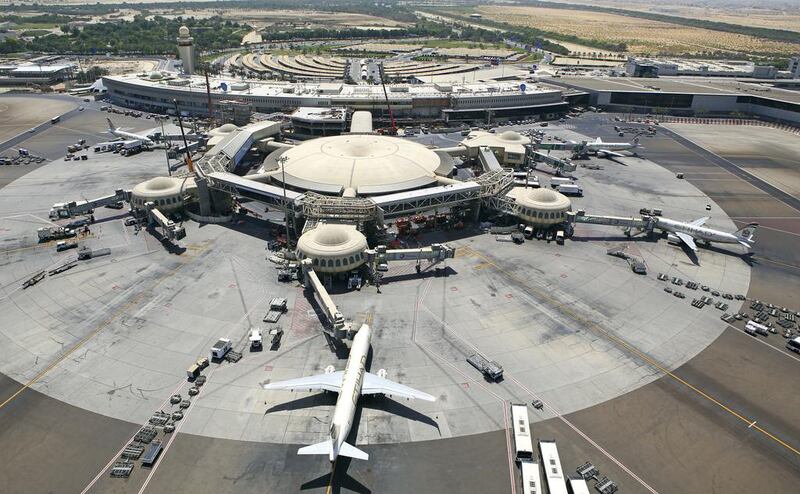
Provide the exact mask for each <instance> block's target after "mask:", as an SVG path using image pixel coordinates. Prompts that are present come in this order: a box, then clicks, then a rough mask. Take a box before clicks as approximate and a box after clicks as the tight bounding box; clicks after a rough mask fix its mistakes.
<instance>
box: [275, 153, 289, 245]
mask: <svg viewBox="0 0 800 494" xmlns="http://www.w3.org/2000/svg"><path fill="white" fill-rule="evenodd" d="M287 159H288V158H286V156H281V157H280V158H278V163H280V164H281V184H282V185H283V222H284V224H285V225H286V248H287V249H288V248H289V246H290V245H291V242H290V240H291V236H290V235H289V209H288V208H287V204H286V160H287Z"/></svg>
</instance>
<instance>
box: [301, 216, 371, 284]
mask: <svg viewBox="0 0 800 494" xmlns="http://www.w3.org/2000/svg"><path fill="white" fill-rule="evenodd" d="M366 249H367V238H366V237H365V236H364V235H363V234H362V233H361V232H359V231H358V230H356V227H355V226H353V225H340V224H322V225H319V226H318V227H316V228H314V229H313V230H309V231H307V232H306V233H304V234H303V235H301V236H300V239H299V240H298V241H297V251H298V255H299V257H301V258H306V257H307V258H310V259H315V260H316V261H318V262H315V264H314V269H319V270H320V271H329V272H330V271H337V270H338V271H342V270H349V269H353V268H355V267H356V266H357V265H360V264H363V256H362V255H361V254H362V253H363V252H364V251H365V250H366ZM344 259H347V261H344ZM356 259H357V260H358V261H357V262H355V260H356ZM328 261H331V262H328ZM337 268H340V269H337Z"/></svg>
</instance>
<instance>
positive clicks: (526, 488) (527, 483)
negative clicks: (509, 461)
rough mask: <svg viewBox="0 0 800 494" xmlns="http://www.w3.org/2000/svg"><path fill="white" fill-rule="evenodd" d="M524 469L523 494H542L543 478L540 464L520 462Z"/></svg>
mask: <svg viewBox="0 0 800 494" xmlns="http://www.w3.org/2000/svg"><path fill="white" fill-rule="evenodd" d="M519 465H520V468H521V469H522V494H542V492H544V491H542V478H541V477H540V476H539V464H538V463H534V462H532V461H522V462H520V464H519Z"/></svg>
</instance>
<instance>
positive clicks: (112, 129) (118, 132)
mask: <svg viewBox="0 0 800 494" xmlns="http://www.w3.org/2000/svg"><path fill="white" fill-rule="evenodd" d="M106 121H107V122H108V132H109V133H110V134H113V135H115V136H117V137H121V138H122V139H125V140H138V141H142V144H144V145H145V146H152V145H153V140H152V139H150V137H148V136H146V135H142V134H134V133H133V132H127V131H124V130H122V128H121V127H116V126H115V125H114V123H113V122H112V121H111V119H110V118H106Z"/></svg>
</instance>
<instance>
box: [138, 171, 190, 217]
mask: <svg viewBox="0 0 800 494" xmlns="http://www.w3.org/2000/svg"><path fill="white" fill-rule="evenodd" d="M189 187H194V179H182V178H174V177H155V178H151V179H150V180H146V181H144V182H141V183H139V184H136V185H135V186H134V187H133V190H132V191H131V203H132V204H133V206H134V207H138V208H142V209H143V208H144V205H145V203H148V202H152V203H154V204H155V206H156V207H157V208H158V209H160V210H162V211H171V210H176V209H180V208H182V207H183V195H184V194H185V192H186V189H187V188H189Z"/></svg>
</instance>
